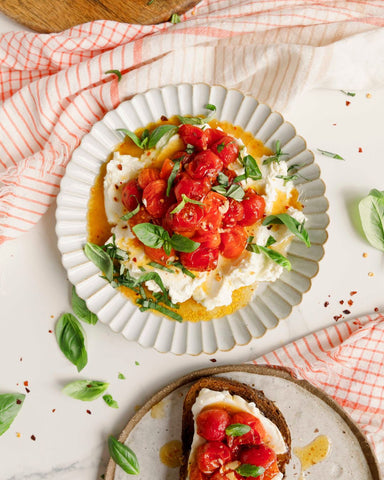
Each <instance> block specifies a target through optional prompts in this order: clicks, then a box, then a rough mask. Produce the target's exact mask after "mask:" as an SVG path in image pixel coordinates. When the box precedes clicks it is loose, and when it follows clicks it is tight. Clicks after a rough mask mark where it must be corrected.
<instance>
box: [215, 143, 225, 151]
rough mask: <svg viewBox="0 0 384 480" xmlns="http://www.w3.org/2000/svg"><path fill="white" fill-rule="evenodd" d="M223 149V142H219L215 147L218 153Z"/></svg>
mask: <svg viewBox="0 0 384 480" xmlns="http://www.w3.org/2000/svg"><path fill="white" fill-rule="evenodd" d="M224 148H225V142H221V143H219V144H218V145H217V147H216V150H217V152H218V153H221V152H222V151H223V150H224Z"/></svg>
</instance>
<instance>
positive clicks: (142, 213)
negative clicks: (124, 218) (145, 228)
mask: <svg viewBox="0 0 384 480" xmlns="http://www.w3.org/2000/svg"><path fill="white" fill-rule="evenodd" d="M152 221H153V217H151V215H150V214H149V213H148V212H147V210H146V209H145V208H144V207H143V206H141V207H140V210H139V211H138V213H136V215H134V216H133V217H131V218H130V219H129V220H128V223H129V225H130V227H131V228H132V227H134V226H135V225H137V224H138V223H150V222H152Z"/></svg>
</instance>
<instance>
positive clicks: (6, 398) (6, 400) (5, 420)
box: [0, 393, 25, 436]
mask: <svg viewBox="0 0 384 480" xmlns="http://www.w3.org/2000/svg"><path fill="white" fill-rule="evenodd" d="M24 399H25V395H24V394H23V393H2V394H1V395H0V436H1V435H3V433H5V432H6V431H7V430H8V428H9V427H10V426H11V424H12V422H13V421H14V419H15V418H16V415H17V414H18V413H19V411H20V408H21V407H22V405H23V402H24Z"/></svg>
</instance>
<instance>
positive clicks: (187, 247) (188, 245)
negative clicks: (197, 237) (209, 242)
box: [171, 233, 200, 253]
mask: <svg viewBox="0 0 384 480" xmlns="http://www.w3.org/2000/svg"><path fill="white" fill-rule="evenodd" d="M171 244H172V247H173V248H174V249H175V250H177V251H178V252H186V253H190V252H194V251H195V250H196V249H198V248H199V247H200V243H198V242H194V241H193V240H191V239H190V238H187V237H183V235H178V234H177V233H175V234H174V235H173V236H172V238H171Z"/></svg>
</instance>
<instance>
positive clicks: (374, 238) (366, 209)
mask: <svg viewBox="0 0 384 480" xmlns="http://www.w3.org/2000/svg"><path fill="white" fill-rule="evenodd" d="M359 213H360V219H361V225H362V227H363V230H364V233H365V236H366V237H367V240H368V242H369V243H370V244H371V245H372V246H373V247H374V248H377V249H378V250H381V251H384V192H380V191H379V190H376V189H373V190H371V191H370V192H369V195H368V196H367V197H365V198H363V199H362V200H361V201H360V203H359Z"/></svg>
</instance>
